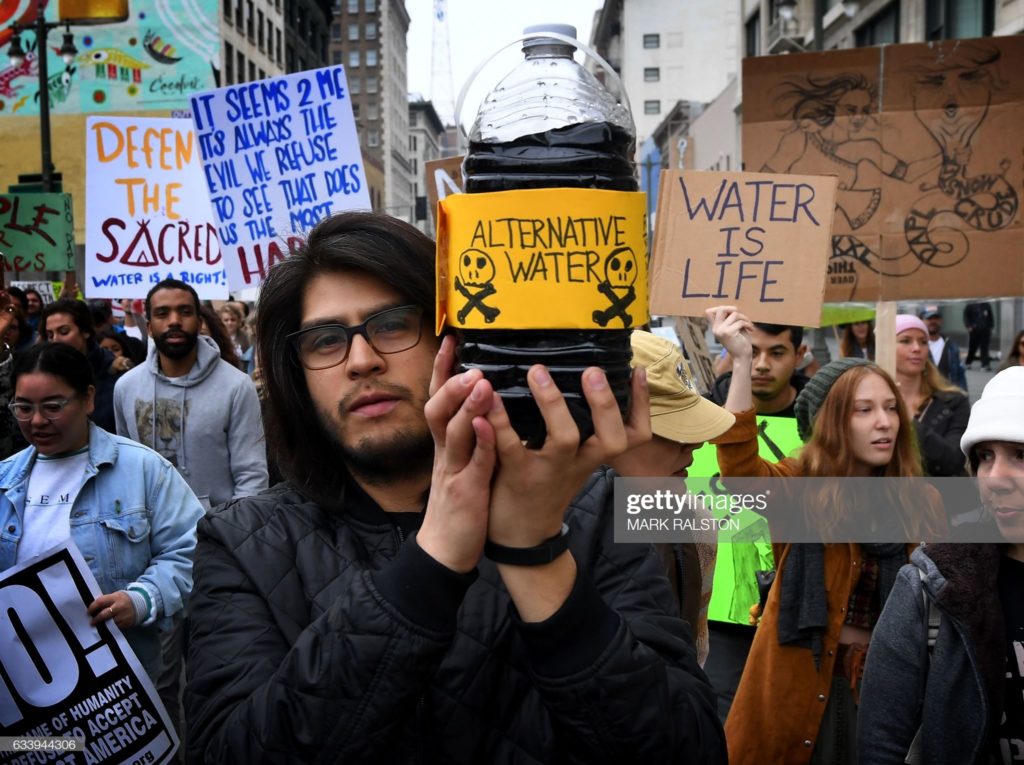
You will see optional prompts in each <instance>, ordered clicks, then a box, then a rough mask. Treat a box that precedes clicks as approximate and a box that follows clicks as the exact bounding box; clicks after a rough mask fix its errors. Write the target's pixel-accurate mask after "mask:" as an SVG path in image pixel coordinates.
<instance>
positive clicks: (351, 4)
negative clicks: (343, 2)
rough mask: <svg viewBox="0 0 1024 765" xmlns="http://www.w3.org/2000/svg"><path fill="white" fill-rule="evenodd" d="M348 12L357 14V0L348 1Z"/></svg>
mask: <svg viewBox="0 0 1024 765" xmlns="http://www.w3.org/2000/svg"><path fill="white" fill-rule="evenodd" d="M348 12H349V13H359V0H348Z"/></svg>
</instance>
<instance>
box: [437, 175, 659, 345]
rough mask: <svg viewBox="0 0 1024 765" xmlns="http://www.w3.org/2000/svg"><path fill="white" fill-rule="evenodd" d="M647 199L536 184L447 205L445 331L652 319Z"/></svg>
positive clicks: (440, 321)
mask: <svg viewBox="0 0 1024 765" xmlns="http://www.w3.org/2000/svg"><path fill="white" fill-rule="evenodd" d="M645 200H646V197H645V195H644V194H642V193H639V192H631V191H596V190H593V189H533V190H529V191H501V192H495V193H488V194H454V195H452V196H449V197H448V198H446V199H444V200H442V201H441V202H440V203H439V211H440V220H439V221H438V233H437V296H438V307H437V308H438V310H437V329H438V331H440V329H441V327H442V326H444V324H445V323H447V324H448V325H449V326H453V327H463V328H468V329H552V328H563V329H576V328H580V329H628V328H630V327H635V326H640V325H642V324H646V323H647V320H648V312H647V258H646V253H647V226H646V218H645V215H644V209H645V207H644V205H645Z"/></svg>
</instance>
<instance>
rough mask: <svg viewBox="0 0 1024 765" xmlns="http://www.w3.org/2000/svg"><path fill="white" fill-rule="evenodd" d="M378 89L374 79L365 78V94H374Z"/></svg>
mask: <svg viewBox="0 0 1024 765" xmlns="http://www.w3.org/2000/svg"><path fill="white" fill-rule="evenodd" d="M378 88H379V85H378V81H377V78H376V77H367V78H366V92H367V93H376V92H377V89H378Z"/></svg>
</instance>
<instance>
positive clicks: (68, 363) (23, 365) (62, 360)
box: [11, 343, 96, 396]
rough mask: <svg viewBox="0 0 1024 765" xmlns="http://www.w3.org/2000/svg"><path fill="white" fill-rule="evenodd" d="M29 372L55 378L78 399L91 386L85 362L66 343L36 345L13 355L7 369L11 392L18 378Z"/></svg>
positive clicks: (90, 374)
mask: <svg viewBox="0 0 1024 765" xmlns="http://www.w3.org/2000/svg"><path fill="white" fill-rule="evenodd" d="M32 372H45V373H46V374H48V375H53V376H54V377H59V378H60V379H62V380H63V381H64V382H66V383H67V384H68V385H70V386H71V387H72V388H74V390H75V391H76V392H78V393H80V394H81V395H83V396H84V395H85V394H86V393H87V392H88V391H89V386H90V385H95V384H96V383H95V380H94V378H93V376H92V365H91V364H90V363H89V360H88V359H87V358H85V356H83V355H82V354H81V353H79V352H78V351H77V350H76V349H75V348H72V347H71V346H70V345H68V344H67V343H37V344H36V345H33V346H31V347H30V348H28V349H26V350H25V351H23V352H21V353H19V354H17V355H15V357H14V365H13V367H12V368H11V388H12V390H13V389H16V388H17V386H18V378H19V377H21V376H22V375H27V374H31V373H32Z"/></svg>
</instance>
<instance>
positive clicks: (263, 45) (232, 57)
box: [220, 0, 286, 86]
mask: <svg viewBox="0 0 1024 765" xmlns="http://www.w3.org/2000/svg"><path fill="white" fill-rule="evenodd" d="M285 6H286V2H285V0H223V2H222V9H221V16H220V37H221V43H220V61H221V64H220V85H221V86H224V85H235V84H237V83H239V82H253V81H255V80H262V79H265V78H267V77H274V76H277V75H279V74H284V72H285V68H284V67H285V54H284V40H285V18H286V17H285Z"/></svg>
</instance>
